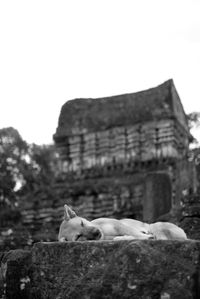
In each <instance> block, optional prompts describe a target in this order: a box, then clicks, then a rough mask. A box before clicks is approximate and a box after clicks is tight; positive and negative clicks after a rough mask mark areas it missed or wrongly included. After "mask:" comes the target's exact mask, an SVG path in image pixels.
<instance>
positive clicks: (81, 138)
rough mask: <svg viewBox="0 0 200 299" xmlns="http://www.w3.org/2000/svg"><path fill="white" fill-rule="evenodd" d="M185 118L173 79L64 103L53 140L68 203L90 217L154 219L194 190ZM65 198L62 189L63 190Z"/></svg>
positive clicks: (189, 136)
mask: <svg viewBox="0 0 200 299" xmlns="http://www.w3.org/2000/svg"><path fill="white" fill-rule="evenodd" d="M191 138H192V136H191V134H190V132H189V128H188V124H187V118H186V115H185V112H184V109H183V106H182V104H181V101H180V98H179V95H178V93H177V91H176V88H175V86H174V83H173V80H168V81H166V82H164V83H163V84H161V85H159V86H157V87H155V88H151V89H148V90H145V91H141V92H137V93H131V94H124V95H117V96H112V97H106V98H98V99H75V100H71V101H67V102H66V103H65V104H64V105H63V107H62V109H61V113H60V117H59V122H58V127H57V130H56V133H55V134H54V140H55V143H56V145H57V147H58V149H59V151H60V155H61V158H62V171H63V173H65V174H66V180H65V181H64V182H62V183H61V185H60V187H59V188H61V189H62V188H64V185H68V183H69V182H70V181H71V184H70V189H71V195H67V193H65V196H66V195H67V196H66V198H65V202H66V203H68V204H71V205H72V206H73V207H74V208H75V209H76V210H77V212H78V213H80V214H81V215H82V216H84V217H87V218H89V219H93V218H96V217H102V216H104V217H133V218H136V219H141V220H143V221H147V222H153V221H156V220H157V219H158V218H159V217H160V216H162V215H163V214H166V213H168V212H169V211H170V210H171V209H172V208H173V207H177V206H179V205H180V200H181V197H182V194H183V192H184V190H189V189H190V190H191V189H195V182H194V181H195V178H194V172H193V166H192V163H190V162H189V161H188V152H189V143H190V141H191ZM66 192H67V191H66Z"/></svg>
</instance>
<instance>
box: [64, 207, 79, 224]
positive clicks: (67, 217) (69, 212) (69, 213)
mask: <svg viewBox="0 0 200 299" xmlns="http://www.w3.org/2000/svg"><path fill="white" fill-rule="evenodd" d="M76 216H77V215H76V213H75V212H74V211H73V210H72V209H71V208H70V207H68V205H64V219H65V220H66V221H69V220H70V219H72V218H74V217H76Z"/></svg>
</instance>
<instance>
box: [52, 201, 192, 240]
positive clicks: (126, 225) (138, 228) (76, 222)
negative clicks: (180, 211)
mask: <svg viewBox="0 0 200 299" xmlns="http://www.w3.org/2000/svg"><path fill="white" fill-rule="evenodd" d="M133 239H140V240H145V239H155V240H186V239H187V236H186V234H185V232H184V231H183V230H182V229H181V228H180V227H178V226H177V225H175V224H173V223H169V222H156V223H153V224H148V223H143V222H141V221H138V220H134V219H121V220H117V219H113V218H97V219H95V220H92V221H88V220H86V219H85V218H82V217H79V216H77V215H76V213H75V212H74V211H73V210H72V209H71V208H70V207H69V206H67V205H64V220H63V221H62V223H61V225H60V230H59V234H58V240H59V241H60V242H65V241H86V240H133Z"/></svg>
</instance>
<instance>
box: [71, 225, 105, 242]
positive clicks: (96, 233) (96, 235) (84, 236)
mask: <svg viewBox="0 0 200 299" xmlns="http://www.w3.org/2000/svg"><path fill="white" fill-rule="evenodd" d="M101 236H102V233H101V231H100V230H99V229H98V228H96V227H86V228H83V230H82V232H81V234H80V235H79V237H78V238H77V239H76V241H86V240H99V239H101Z"/></svg>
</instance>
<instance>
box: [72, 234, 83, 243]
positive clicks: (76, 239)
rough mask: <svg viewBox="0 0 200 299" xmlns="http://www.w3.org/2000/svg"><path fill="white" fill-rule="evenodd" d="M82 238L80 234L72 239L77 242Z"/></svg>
mask: <svg viewBox="0 0 200 299" xmlns="http://www.w3.org/2000/svg"><path fill="white" fill-rule="evenodd" d="M81 237H82V234H77V235H76V236H75V238H74V241H78V240H79V239H80V238H81Z"/></svg>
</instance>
